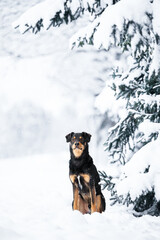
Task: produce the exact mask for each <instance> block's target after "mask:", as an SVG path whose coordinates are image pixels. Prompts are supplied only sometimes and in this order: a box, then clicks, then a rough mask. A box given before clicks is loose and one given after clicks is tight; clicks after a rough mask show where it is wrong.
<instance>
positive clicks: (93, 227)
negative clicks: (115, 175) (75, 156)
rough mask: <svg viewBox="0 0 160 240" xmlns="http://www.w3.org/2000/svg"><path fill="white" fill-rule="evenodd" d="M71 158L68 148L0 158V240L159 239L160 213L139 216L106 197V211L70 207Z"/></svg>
mask: <svg viewBox="0 0 160 240" xmlns="http://www.w3.org/2000/svg"><path fill="white" fill-rule="evenodd" d="M68 159H69V152H67V151H66V152H64V153H59V154H54V155H36V156H30V157H26V158H14V159H7V160H6V159H1V161H0V192H1V194H0V206H1V216H0V239H1V240H14V239H17V240H18V239H24V240H30V239H31V240H41V239H46V240H50V239H56V240H61V239H67V240H69V239H71V240H72V239H82V238H84V239H101V238H102V239H103V238H110V239H112V240H114V239H115V240H116V239H123V240H125V239H126V240H128V237H129V238H130V239H135V238H136V239H139V240H143V239H144V240H146V239H148V240H151V239H154V240H158V239H159V231H160V227H159V218H156V217H151V216H145V217H142V218H135V217H133V215H132V214H131V213H129V212H127V211H126V209H125V208H124V207H120V206H117V207H110V206H109V203H108V201H107V209H106V212H104V213H103V214H99V213H94V214H92V215H82V214H81V213H80V212H78V211H72V208H71V203H72V186H71V183H70V180H69V176H68ZM104 194H105V195H106V196H107V192H104ZM135 229H136V232H135Z"/></svg>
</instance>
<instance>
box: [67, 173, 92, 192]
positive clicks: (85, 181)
mask: <svg viewBox="0 0 160 240" xmlns="http://www.w3.org/2000/svg"><path fill="white" fill-rule="evenodd" d="M70 180H71V182H72V183H73V184H74V185H75V186H76V187H77V188H78V189H79V191H80V192H88V189H89V182H90V175H89V174H84V173H81V174H78V175H76V174H71V175H70Z"/></svg>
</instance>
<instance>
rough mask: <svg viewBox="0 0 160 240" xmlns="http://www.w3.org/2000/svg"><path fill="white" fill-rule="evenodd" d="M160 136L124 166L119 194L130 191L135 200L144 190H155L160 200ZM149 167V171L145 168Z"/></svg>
mask: <svg viewBox="0 0 160 240" xmlns="http://www.w3.org/2000/svg"><path fill="white" fill-rule="evenodd" d="M145 124H146V125H145V126H146V128H148V124H147V122H146V123H145ZM159 144H160V137H158V139H157V140H156V141H152V142H151V143H148V144H147V145H145V146H144V147H142V148H141V149H140V150H139V151H138V152H136V153H135V154H134V155H133V157H132V158H131V160H130V161H129V162H128V163H126V165H125V166H124V167H122V169H121V170H122V174H121V181H119V183H118V184H117V191H118V194H119V195H121V194H123V195H124V196H127V194H128V193H130V196H131V199H132V200H135V199H136V197H139V196H140V195H141V194H142V192H143V191H146V192H148V191H152V188H154V190H155V196H156V199H157V201H159V200H160V189H159V180H160V162H159V155H160V148H159ZM148 167H149V171H148V172H145V170H146V169H147V168H148Z"/></svg>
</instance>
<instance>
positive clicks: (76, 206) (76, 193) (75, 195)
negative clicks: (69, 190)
mask: <svg viewBox="0 0 160 240" xmlns="http://www.w3.org/2000/svg"><path fill="white" fill-rule="evenodd" d="M73 210H79V191H78V188H77V187H76V186H75V184H73Z"/></svg>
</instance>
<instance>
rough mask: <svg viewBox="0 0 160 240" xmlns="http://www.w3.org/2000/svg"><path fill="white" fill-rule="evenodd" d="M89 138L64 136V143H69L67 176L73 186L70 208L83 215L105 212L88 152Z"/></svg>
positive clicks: (102, 198) (96, 176) (103, 201)
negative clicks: (69, 156) (69, 157)
mask: <svg viewBox="0 0 160 240" xmlns="http://www.w3.org/2000/svg"><path fill="white" fill-rule="evenodd" d="M90 138H91V135H90V134H88V133H85V132H82V133H73V132H72V133H70V134H68V135H67V136H66V141H67V142H70V153H71V159H70V161H69V176H70V180H71V182H72V184H73V204H72V207H73V210H79V211H80V212H81V213H83V214H85V213H93V212H99V213H102V212H103V211H105V199H104V196H103V194H102V192H101V186H100V185H99V182H100V178H99V175H98V172H97V169H96V167H95V165H94V164H93V160H92V158H91V157H90V155H89V152H88V143H89V142H90Z"/></svg>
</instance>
